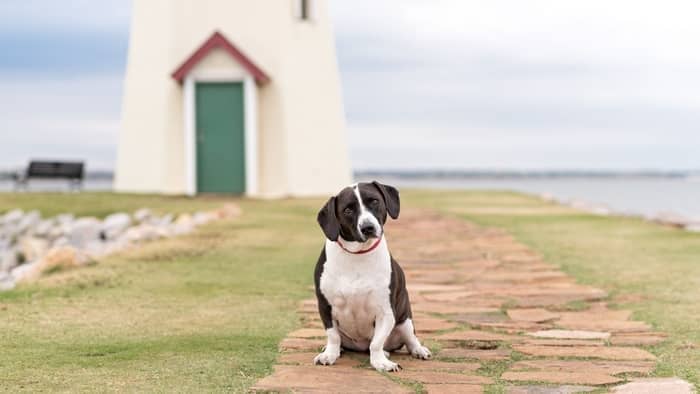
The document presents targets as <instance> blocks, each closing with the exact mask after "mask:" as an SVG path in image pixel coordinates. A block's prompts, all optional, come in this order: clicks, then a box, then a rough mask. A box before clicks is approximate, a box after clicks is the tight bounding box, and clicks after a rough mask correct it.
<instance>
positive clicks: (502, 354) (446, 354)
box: [438, 348, 511, 361]
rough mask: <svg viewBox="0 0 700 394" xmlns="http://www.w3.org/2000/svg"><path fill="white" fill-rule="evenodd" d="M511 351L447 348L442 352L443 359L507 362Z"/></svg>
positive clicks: (440, 355) (439, 354)
mask: <svg viewBox="0 0 700 394" xmlns="http://www.w3.org/2000/svg"><path fill="white" fill-rule="evenodd" d="M510 353H511V352H510V350H509V349H470V348H446V349H442V350H440V352H439V353H438V356H439V357H442V358H468V359H476V360H483V361H493V360H507V359H509V358H510Z"/></svg>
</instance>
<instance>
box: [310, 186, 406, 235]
mask: <svg viewBox="0 0 700 394" xmlns="http://www.w3.org/2000/svg"><path fill="white" fill-rule="evenodd" d="M399 209H400V200H399V191H398V190H396V188H394V187H392V186H389V185H383V184H381V183H379V182H377V181H374V182H372V183H356V184H354V185H351V186H348V187H346V188H345V189H343V190H341V191H340V193H338V194H337V195H335V196H333V197H331V198H330V199H329V200H328V202H326V205H324V206H323V208H322V209H321V211H320V212H319V213H318V224H319V225H320V226H321V229H323V233H324V234H325V235H326V238H328V239H330V240H331V241H337V240H338V237H341V238H343V239H344V240H345V241H350V242H366V241H367V240H369V239H371V238H380V237H381V236H382V235H383V234H384V223H386V217H387V214H388V215H389V216H391V218H392V219H396V218H398V217H399Z"/></svg>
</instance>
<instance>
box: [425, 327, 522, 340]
mask: <svg viewBox="0 0 700 394" xmlns="http://www.w3.org/2000/svg"><path fill="white" fill-rule="evenodd" d="M434 339H437V340H439V341H453V342H454V341H466V342H471V341H478V342H506V341H520V340H521V338H520V337H518V336H515V335H507V334H500V333H496V332H489V331H480V330H464V331H453V332H448V333H446V334H442V335H438V336H436V337H434Z"/></svg>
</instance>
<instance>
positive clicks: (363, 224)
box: [352, 183, 382, 240]
mask: <svg viewBox="0 0 700 394" xmlns="http://www.w3.org/2000/svg"><path fill="white" fill-rule="evenodd" d="M352 190H353V192H354V193H355V198H357V203H358V206H359V207H360V212H359V216H358V218H357V232H358V234H362V235H363V236H364V237H365V240H367V238H369V237H370V236H371V237H375V238H380V237H381V236H382V226H381V225H380V224H379V220H378V219H377V218H376V217H375V216H374V214H373V213H372V212H371V211H370V210H369V209H367V207H365V203H364V202H363V201H362V195H361V194H360V187H359V185H358V184H357V183H356V184H354V185H352ZM370 226H371V227H372V230H373V232H372V234H369V235H368V234H365V233H363V231H362V229H363V228H368V227H370Z"/></svg>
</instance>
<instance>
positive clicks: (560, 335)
mask: <svg viewBox="0 0 700 394" xmlns="http://www.w3.org/2000/svg"><path fill="white" fill-rule="evenodd" d="M527 335H530V336H533V337H537V338H553V339H608V338H610V333H609V332H601V331H584V330H541V331H536V332H530V333H528V334H527Z"/></svg>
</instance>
